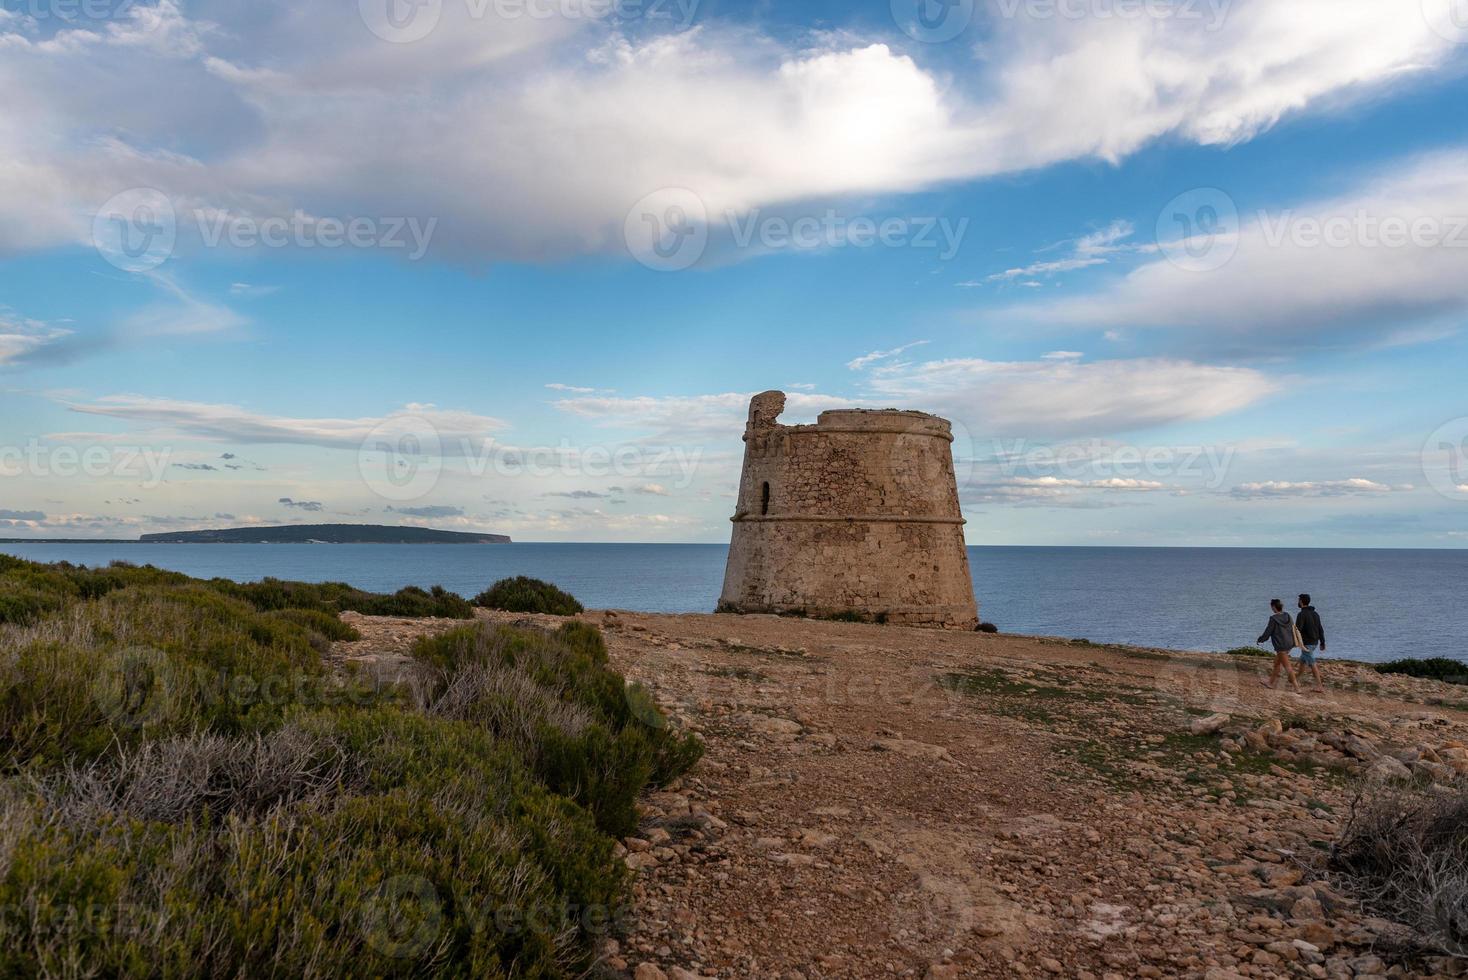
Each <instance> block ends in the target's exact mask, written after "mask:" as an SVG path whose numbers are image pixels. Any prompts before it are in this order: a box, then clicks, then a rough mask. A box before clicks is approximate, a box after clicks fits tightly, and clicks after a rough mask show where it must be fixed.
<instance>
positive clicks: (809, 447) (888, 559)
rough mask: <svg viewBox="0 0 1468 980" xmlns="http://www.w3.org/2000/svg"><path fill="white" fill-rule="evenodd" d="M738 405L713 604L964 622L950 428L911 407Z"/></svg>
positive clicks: (964, 625)
mask: <svg viewBox="0 0 1468 980" xmlns="http://www.w3.org/2000/svg"><path fill="white" fill-rule="evenodd" d="M784 408H785V395H784V393H783V392H779V391H767V392H765V393H764V394H761V395H756V396H755V397H754V399H753V400H752V401H751V402H750V405H749V423H748V425H747V426H746V427H745V430H744V442H745V449H744V475H743V477H742V478H741V479H740V483H739V503H738V506H737V508H736V510H735V513H734V518H733V521H734V534H733V538H732V540H731V542H730V545H729V564H728V567H727V569H726V570H725V573H724V592H723V596H722V597H721V600H720V608H721V609H723V610H725V611H729V612H746V613H749V612H767V613H769V612H773V613H803V614H806V615H811V616H839V615H845V614H852V613H855V614H857V615H859V616H861V617H862V618H864V619H872V620H880V621H882V622H888V623H901V624H907V625H914V626H935V627H943V628H945V629H969V630H971V629H973V628H974V627H975V626H976V625H977V624H978V605H977V603H976V602H975V601H974V593H973V585H972V582H971V580H970V578H969V568H968V554H967V552H965V551H964V544H963V524H964V521H963V516H962V515H961V513H960V511H959V505H958V486H957V482H956V480H955V479H954V473H953V449H952V444H953V434H952V430H951V427H950V425H949V424H948V422H947V421H945V420H944V419H940V418H938V417H937V416H934V415H927V414H924V413H922V412H900V411H867V410H862V409H850V410H843V411H833V412H823V413H821V416H820V418H819V419H818V420H817V421H816V424H815V425H781V424H780V423H779V422H778V421H777V420H778V418H779V416H780V413H781V412H782V411H783V410H784Z"/></svg>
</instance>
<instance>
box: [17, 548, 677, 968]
mask: <svg viewBox="0 0 1468 980" xmlns="http://www.w3.org/2000/svg"><path fill="white" fill-rule="evenodd" d="M0 597H3V599H4V602H5V606H4V614H3V619H4V622H3V623H0V909H3V910H5V915H4V917H3V918H0V974H4V975H7V976H35V975H62V974H71V973H75V972H77V971H78V969H79V968H81V967H82V965H83V964H84V965H85V970H86V971H87V972H88V973H90V974H94V975H105V976H160V975H186V974H187V975H281V976H299V975H313V976H348V975H350V976H407V975H412V976H443V975H455V976H460V975H475V976H489V977H508V976H544V977H553V976H566V975H580V974H582V973H584V972H585V971H586V970H587V969H588V968H589V967H590V965H591V963H592V958H593V949H594V944H595V942H596V940H597V939H598V938H599V937H601V936H605V935H608V934H612V933H615V932H616V931H617V930H618V928H619V923H620V917H621V916H622V915H623V912H624V909H625V908H626V902H627V899H628V880H627V876H628V871H627V869H626V867H625V865H624V864H623V863H622V862H621V861H620V860H618V859H617V857H616V855H615V853H614V851H615V848H616V841H615V840H614V838H613V837H612V836H611V835H612V834H620V833H625V832H627V830H628V829H629V827H630V826H631V824H632V821H633V819H634V811H633V801H634V800H635V799H636V797H637V795H638V794H639V793H640V792H642V790H643V789H644V788H646V787H647V786H648V785H649V784H650V783H663V784H665V783H667V782H669V781H671V780H672V779H674V778H676V777H677V776H678V775H680V774H681V773H682V772H684V771H685V770H686V769H687V768H688V767H689V766H691V765H692V764H693V763H694V762H695V761H696V760H697V758H698V756H699V754H700V752H701V746H700V744H699V743H698V742H697V741H696V740H694V739H692V738H691V737H688V736H684V735H681V734H679V733H677V732H675V731H674V730H672V729H671V728H670V727H669V725H668V723H667V722H666V720H665V719H664V718H663V716H662V715H661V714H660V713H659V712H658V710H657V708H656V707H655V706H654V705H653V704H652V703H651V701H650V699H649V698H648V697H647V695H646V693H645V692H643V691H642V690H641V689H639V688H629V687H628V686H627V685H626V684H625V682H624V681H623V679H622V678H621V676H619V675H618V674H616V673H614V672H613V671H612V670H611V669H610V667H609V666H608V662H607V657H606V648H605V646H604V644H603V641H602V638H601V635H600V634H599V632H598V631H597V630H596V629H595V628H594V627H592V626H590V625H588V624H584V623H579V622H578V623H568V624H566V625H565V626H564V627H562V628H561V629H560V630H559V631H556V632H546V631H540V630H534V629H521V628H510V627H503V626H493V625H490V624H486V623H481V624H475V625H466V626H464V627H462V628H457V629H453V630H451V631H449V632H448V633H447V634H444V635H442V636H440V637H438V638H435V639H426V640H423V641H422V642H420V643H419V645H418V648H417V650H416V653H417V657H418V658H419V659H418V660H417V662H416V664H415V666H414V668H413V669H412V670H411V671H410V672H409V675H408V679H407V680H405V681H401V682H392V683H388V682H383V681H377V680H374V679H372V678H370V677H366V676H358V675H354V674H351V673H348V672H345V670H344V668H343V667H342V666H341V664H340V663H338V662H337V661H333V660H332V659H330V658H329V657H324V656H323V651H326V650H329V649H330V644H331V643H332V641H334V640H348V639H351V638H352V637H353V636H354V635H355V631H354V630H353V628H352V627H351V626H349V625H347V624H345V623H342V622H341V621H340V620H338V619H337V618H336V616H335V613H336V612H338V611H340V610H344V609H357V610H359V611H363V612H368V611H371V612H374V613H375V612H385V613H386V614H389V615H399V616H404V615H420V616H451V617H462V616H467V615H469V614H470V612H471V610H470V607H469V604H468V603H467V602H465V601H464V600H463V599H462V598H460V597H458V596H454V595H452V594H451V593H446V592H443V591H442V590H432V591H423V590H403V591H402V592H399V593H397V594H396V595H393V596H374V595H370V594H367V593H361V592H359V591H357V590H354V589H350V588H349V587H346V586H339V585H305V584H301V583H292V582H279V581H267V582H262V583H255V584H253V585H238V584H235V583H228V582H223V581H222V580H215V581H210V582H204V581H199V580H195V579H191V578H189V577H187V576H183V575H178V574H175V573H171V572H164V571H160V570H158V569H153V568H134V567H130V566H120V565H119V566H112V567H109V568H103V569H84V568H79V567H76V566H69V565H38V564H33V563H28V562H21V561H17V560H14V559H9V558H0Z"/></svg>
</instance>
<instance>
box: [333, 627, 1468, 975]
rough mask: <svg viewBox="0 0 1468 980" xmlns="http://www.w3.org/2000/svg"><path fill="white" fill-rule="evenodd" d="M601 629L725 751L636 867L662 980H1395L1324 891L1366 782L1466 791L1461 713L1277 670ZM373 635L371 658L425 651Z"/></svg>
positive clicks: (636, 854) (808, 633)
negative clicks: (1462, 786)
mask: <svg viewBox="0 0 1468 980" xmlns="http://www.w3.org/2000/svg"><path fill="white" fill-rule="evenodd" d="M496 618H508V619H515V618H519V617H496ZM586 618H588V619H589V620H591V621H593V622H596V623H598V624H599V625H602V626H603V627H604V628H605V632H606V635H607V638H608V643H609V646H610V649H611V652H612V657H613V660H614V662H615V666H616V667H617V668H618V669H619V670H622V671H623V672H624V673H625V674H626V675H627V676H628V677H629V679H632V680H637V681H640V682H642V683H644V684H646V685H647V686H648V687H649V688H650V689H651V690H652V691H653V692H654V694H655V696H656V697H657V699H658V701H659V702H660V703H661V704H662V705H663V706H664V708H665V710H667V711H668V713H669V714H670V716H671V717H672V718H673V719H674V723H676V724H681V725H685V726H687V727H690V728H693V729H694V730H696V731H698V732H699V733H700V734H701V735H702V736H703V738H704V739H705V741H706V744H707V747H708V751H707V755H706V758H705V760H704V761H703V762H702V763H700V765H699V766H698V767H697V768H696V769H695V770H694V771H693V772H692V773H691V774H690V775H689V776H688V777H685V779H684V780H683V782H682V783H681V784H680V785H679V786H677V787H675V791H673V792H668V793H662V794H656V795H654V796H653V797H651V798H650V799H649V800H648V801H646V819H645V822H644V826H643V828H642V830H641V831H640V832H639V833H640V836H639V837H637V838H633V839H629V840H628V841H627V842H626V844H627V846H628V848H629V853H628V855H627V860H628V862H629V864H631V865H633V866H634V867H636V868H638V870H639V882H638V885H637V902H638V908H637V914H636V915H635V916H634V918H633V924H634V928H633V932H632V934H631V936H630V937H629V938H627V939H626V940H625V942H623V943H622V944H620V945H618V944H613V945H611V946H610V947H609V948H608V951H607V952H608V965H609V967H610V969H611V970H612V971H613V972H614V974H615V972H618V971H625V972H626V973H627V974H631V973H633V972H636V976H637V978H638V980H657V978H659V977H660V976H668V977H673V978H674V980H683V978H686V977H688V976H690V975H692V976H709V977H711V976H719V977H770V978H777V977H778V978H790V980H793V978H797V977H799V978H816V977H832V978H845V977H850V978H865V977H882V976H894V977H902V976H911V977H931V978H933V980H941V978H945V977H968V976H974V977H1009V976H1023V975H1032V976H1074V977H1087V976H1092V977H1136V976H1143V977H1147V976H1157V977H1161V976H1190V977H1205V976H1208V977H1229V976H1237V975H1243V976H1264V977H1272V976H1280V977H1284V976H1317V977H1327V976H1343V977H1350V976H1376V975H1385V974H1386V972H1387V970H1388V967H1387V964H1386V963H1384V962H1383V961H1382V960H1381V959H1379V958H1378V957H1377V956H1376V954H1374V953H1373V952H1372V947H1373V946H1374V945H1375V944H1378V943H1379V942H1380V940H1381V938H1382V937H1383V936H1384V935H1386V934H1389V932H1390V928H1389V924H1387V923H1384V922H1381V921H1377V920H1372V919H1370V918H1369V917H1366V916H1364V915H1363V914H1361V913H1360V912H1359V910H1356V909H1354V908H1352V907H1351V905H1350V903H1348V902H1345V901H1343V900H1342V899H1341V897H1340V896H1339V895H1337V894H1336V893H1335V892H1334V891H1333V890H1332V889H1331V888H1329V886H1327V885H1325V884H1323V883H1309V882H1310V878H1309V877H1308V876H1307V874H1306V869H1307V868H1308V867H1310V866H1312V865H1318V864H1319V859H1320V856H1321V855H1322V851H1321V847H1320V844H1321V842H1325V841H1329V840H1330V839H1332V838H1333V837H1334V835H1335V834H1336V832H1337V831H1338V829H1339V825H1340V822H1341V820H1342V818H1343V816H1344V814H1345V812H1346V810H1347V808H1348V806H1349V802H1350V795H1349V793H1350V791H1349V789H1348V785H1347V780H1346V779H1345V777H1344V775H1343V771H1344V770H1345V769H1348V768H1355V769H1356V770H1360V769H1364V768H1366V767H1367V766H1368V765H1370V764H1372V763H1373V762H1375V763H1376V764H1379V765H1381V766H1386V765H1391V764H1398V763H1396V760H1395V759H1389V760H1388V761H1387V762H1380V761H1379V760H1376V757H1375V756H1374V755H1371V753H1373V752H1380V753H1383V754H1389V753H1390V751H1392V750H1393V749H1394V748H1403V749H1406V747H1408V746H1420V748H1421V749H1422V750H1426V751H1427V753H1428V754H1427V755H1426V756H1424V757H1423V760H1422V762H1421V763H1420V764H1421V765H1423V766H1427V767H1429V768H1430V767H1433V766H1437V767H1440V768H1442V769H1443V770H1444V772H1450V771H1451V770H1452V767H1453V766H1456V765H1457V762H1456V760H1455V759H1453V758H1450V757H1451V756H1452V755H1453V754H1454V753H1455V752H1456V748H1455V747H1456V746H1457V745H1458V744H1459V741H1458V740H1460V739H1463V738H1465V737H1468V712H1465V711H1464V710H1462V707H1461V706H1457V705H1454V704H1452V703H1448V704H1443V703H1437V704H1432V703H1428V702H1433V701H1437V702H1443V701H1445V700H1446V701H1448V702H1451V700H1452V697H1453V689H1451V688H1447V687H1445V686H1441V685H1437V684H1435V683H1432V682H1425V681H1414V680H1408V679H1403V678H1385V677H1382V676H1380V675H1377V674H1375V673H1374V672H1370V671H1367V670H1365V669H1363V668H1357V667H1345V666H1341V665H1331V672H1332V678H1331V679H1332V684H1333V686H1332V689H1331V691H1330V692H1329V693H1328V694H1327V695H1325V696H1323V697H1296V696H1294V695H1289V694H1281V693H1276V692H1271V691H1266V690H1264V689H1262V688H1261V687H1260V686H1259V684H1258V678H1259V677H1260V676H1262V672H1263V671H1264V669H1265V668H1267V665H1268V661H1267V660H1260V661H1258V662H1255V661H1253V660H1250V659H1238V658H1226V657H1217V656H1199V655H1178V654H1170V653H1167V652H1165V651H1148V650H1137V649H1130V648H1113V647H1099V646H1093V645H1089V644H1076V643H1071V642H1067V641H1047V640H1039V639H1031V638H1018V637H1007V636H991V635H984V634H953V633H937V632H932V631H922V630H910V629H903V628H897V627H879V626H866V625H856V624H837V623H815V622H806V621H798V620H789V619H776V618H773V617H759V616H751V617H730V616H653V615H638V614H630V613H616V614H601V613H595V614H588V616H587V617H586ZM546 619H547V620H548V621H549V617H547V618H546ZM354 622H356V623H357V625H358V626H359V628H360V629H362V630H363V631H364V634H365V636H366V638H365V639H364V640H363V641H362V642H361V643H357V644H350V645H348V646H349V647H351V648H354V652H357V655H359V656H361V655H363V654H366V655H367V657H368V658H369V659H373V658H374V657H375V656H376V655H377V654H378V653H379V651H381V652H382V653H389V654H392V653H396V654H398V655H401V653H402V652H404V651H405V650H406V646H407V643H408V642H409V640H410V639H411V636H412V635H414V634H416V633H417V632H419V631H421V630H422V629H424V628H425V627H424V626H423V625H422V624H421V623H414V622H413V621H388V620H367V619H361V618H359V619H357V620H354ZM445 625H446V624H445ZM428 628H438V626H437V625H433V626H430V627H428ZM1218 713H1223V714H1226V715H1228V719H1227V720H1226V721H1222V720H1220V719H1218V718H1214V719H1213V723H1212V725H1211V726H1210V725H1203V723H1202V722H1201V719H1203V718H1205V717H1207V716H1212V715H1215V714H1218ZM1195 726H1202V727H1204V728H1207V727H1220V728H1221V729H1222V730H1221V731H1220V732H1217V733H1214V732H1205V733H1197V734H1195V733H1194V732H1193V730H1192V729H1193V728H1194V727H1195ZM1352 739H1355V741H1352ZM1328 742H1334V743H1340V744H1344V745H1345V746H1346V747H1347V749H1348V750H1351V751H1359V753H1360V757H1353V756H1352V755H1351V754H1350V751H1347V750H1342V749H1338V748H1335V747H1333V746H1332V745H1330V744H1327V743H1328ZM1403 758H1407V756H1403ZM1412 764H1413V765H1418V763H1415V762H1414V763H1412ZM1462 768H1464V769H1468V751H1465V752H1464V761H1463V763H1462ZM1451 968H1452V967H1451V965H1448V964H1445V963H1438V964H1434V965H1431V966H1427V965H1423V964H1418V965H1417V966H1416V967H1415V969H1417V970H1419V971H1422V972H1423V973H1424V975H1426V972H1427V971H1428V970H1438V971H1447V970H1449V969H1451ZM1396 975H1403V974H1402V973H1401V972H1400V969H1399V972H1398V973H1397V974H1396Z"/></svg>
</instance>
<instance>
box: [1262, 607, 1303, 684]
mask: <svg viewBox="0 0 1468 980" xmlns="http://www.w3.org/2000/svg"><path fill="white" fill-rule="evenodd" d="M1269 608H1270V609H1271V610H1272V611H1273V612H1272V614H1271V615H1270V617H1269V622H1268V623H1265V624H1264V634H1263V635H1262V636H1260V637H1259V639H1257V640H1255V641H1254V642H1255V643H1263V642H1265V641H1266V640H1267V641H1269V642H1270V643H1271V644H1273V646H1274V669H1273V670H1271V671H1270V672H1269V680H1267V681H1261V682H1260V683H1262V684H1263V685H1264V686H1265V687H1267V688H1269V689H1270V690H1271V691H1272V690H1274V687H1275V685H1276V684H1278V683H1279V672H1280V671H1281V670H1283V671H1284V672H1285V676H1286V677H1288V678H1289V679H1290V688H1291V689H1292V690H1294V691H1296V692H1298V691H1299V690H1300V685H1299V682H1297V681H1296V680H1295V666H1294V664H1292V663H1290V651H1291V650H1293V649H1294V648H1295V624H1294V621H1293V620H1291V619H1290V614H1289V613H1287V612H1285V611H1284V603H1283V602H1282V601H1280V600H1279V599H1271V600H1269Z"/></svg>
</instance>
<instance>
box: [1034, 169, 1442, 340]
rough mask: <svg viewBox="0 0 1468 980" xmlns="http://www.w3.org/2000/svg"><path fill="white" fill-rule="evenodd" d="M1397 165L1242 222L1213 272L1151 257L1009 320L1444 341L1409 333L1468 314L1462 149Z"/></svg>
mask: <svg viewBox="0 0 1468 980" xmlns="http://www.w3.org/2000/svg"><path fill="white" fill-rule="evenodd" d="M1397 167H1398V168H1399V169H1398V170H1397V171H1396V172H1393V173H1390V174H1388V175H1386V176H1383V177H1381V178H1379V179H1377V180H1374V181H1372V182H1369V183H1367V184H1365V185H1363V186H1361V187H1359V188H1357V189H1356V190H1354V191H1353V192H1351V193H1349V194H1346V195H1343V196H1340V197H1337V198H1333V199H1330V200H1325V201H1318V202H1313V203H1309V204H1306V205H1304V206H1302V207H1300V208H1297V209H1292V210H1289V211H1275V212H1270V213H1267V214H1263V215H1259V214H1255V215H1252V216H1250V215H1245V218H1244V220H1243V221H1242V222H1241V225H1240V229H1239V234H1238V238H1237V252H1236V253H1235V254H1234V255H1233V256H1232V258H1231V259H1230V260H1229V261H1228V262H1227V264H1225V265H1223V266H1222V267H1221V268H1217V269H1212V270H1211V271H1196V270H1189V269H1186V268H1183V267H1182V266H1180V265H1177V264H1174V263H1173V262H1171V261H1170V260H1168V259H1165V258H1163V259H1158V260H1156V261H1153V262H1149V263H1148V264H1146V265H1143V266H1141V267H1139V268H1137V269H1135V270H1134V271H1132V272H1131V273H1130V274H1129V275H1127V276H1126V277H1125V278H1123V279H1121V280H1119V281H1117V282H1115V283H1114V284H1112V285H1111V286H1109V287H1106V288H1103V289H1102V290H1100V291H1099V292H1096V293H1093V294H1089V295H1085V296H1079V297H1076V296H1072V297H1067V298H1065V299H1059V300H1048V301H1044V302H1040V303H1036V304H1029V305H1025V306H1019V307H1015V308H1013V309H1011V310H1009V311H1006V314H1007V315H1017V316H1021V317H1023V318H1024V319H1026V320H1029V321H1033V322H1039V323H1049V324H1060V325H1070V326H1075V325H1085V326H1107V327H1129V328H1139V327H1192V328H1201V329H1204V330H1206V331H1208V332H1209V333H1210V334H1211V333H1217V334H1233V335H1239V336H1244V335H1250V334H1259V333H1266V334H1268V336H1270V337H1277V336H1279V335H1280V333H1281V332H1288V333H1292V334H1297V335H1298V334H1301V333H1309V332H1313V331H1319V330H1321V329H1323V328H1326V327H1331V328H1333V329H1342V328H1344V329H1347V330H1351V329H1353V328H1354V329H1355V330H1357V331H1365V330H1371V331H1374V332H1375V333H1376V334H1377V335H1378V336H1384V337H1385V338H1386V339H1388V340H1390V339H1393V338H1396V339H1399V340H1401V341H1403V342H1412V341H1421V340H1423V339H1431V338H1434V337H1438V336H1441V332H1440V331H1435V330H1428V331H1426V332H1423V331H1422V330H1420V329H1410V328H1412V327H1413V324H1414V323H1421V322H1423V321H1424V320H1427V321H1430V320H1432V319H1433V318H1436V317H1439V316H1441V315H1443V314H1461V313H1462V312H1463V311H1465V310H1468V150H1455V151H1451V152H1447V153H1440V154H1434V155H1430V156H1427V157H1424V158H1420V159H1415V160H1411V161H1407V162H1406V163H1405V164H1398V165H1397ZM1398 236H1400V237H1398ZM1403 331H1405V332H1403Z"/></svg>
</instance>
